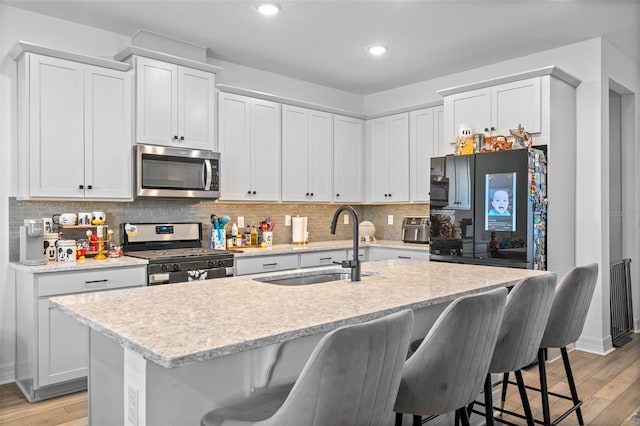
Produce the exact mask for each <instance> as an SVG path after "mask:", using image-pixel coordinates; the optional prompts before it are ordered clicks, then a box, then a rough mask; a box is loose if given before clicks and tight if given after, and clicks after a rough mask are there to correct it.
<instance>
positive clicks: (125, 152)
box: [18, 53, 132, 200]
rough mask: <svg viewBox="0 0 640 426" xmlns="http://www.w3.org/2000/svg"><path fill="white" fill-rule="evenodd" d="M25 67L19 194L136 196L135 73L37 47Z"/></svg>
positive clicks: (21, 64)
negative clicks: (133, 177)
mask: <svg viewBox="0 0 640 426" xmlns="http://www.w3.org/2000/svg"><path fill="white" fill-rule="evenodd" d="M121 65H123V66H125V67H127V66H126V65H125V64H121ZM18 74H19V76H18V105H19V110H20V114H19V130H18V133H19V137H18V139H19V144H18V158H19V166H18V175H19V178H18V197H19V198H21V199H69V198H74V199H76V198H88V199H124V200H128V199H131V196H132V195H131V194H132V185H131V146H132V139H131V134H132V132H131V78H130V75H129V74H128V73H127V72H124V71H121V70H118V69H110V68H103V67H99V66H94V65H89V64H85V63H79V62H75V61H70V60H67V59H60V58H54V57H50V56H44V55H38V54H33V53H24V54H21V55H20V56H19V57H18ZM114 168H117V173H114Z"/></svg>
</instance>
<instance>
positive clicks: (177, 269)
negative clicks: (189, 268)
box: [173, 263, 180, 271]
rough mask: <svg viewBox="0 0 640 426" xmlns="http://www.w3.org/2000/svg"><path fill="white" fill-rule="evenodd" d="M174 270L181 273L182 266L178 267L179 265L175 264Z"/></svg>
mask: <svg viewBox="0 0 640 426" xmlns="http://www.w3.org/2000/svg"><path fill="white" fill-rule="evenodd" d="M173 270H174V271H179V270H180V265H178V264H177V263H174V264H173Z"/></svg>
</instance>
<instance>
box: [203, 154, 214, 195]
mask: <svg viewBox="0 0 640 426" xmlns="http://www.w3.org/2000/svg"><path fill="white" fill-rule="evenodd" d="M204 168H205V172H206V174H205V182H204V190H205V191H209V190H210V189H211V181H212V179H213V171H212V170H211V160H204Z"/></svg>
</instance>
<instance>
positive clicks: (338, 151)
mask: <svg viewBox="0 0 640 426" xmlns="http://www.w3.org/2000/svg"><path fill="white" fill-rule="evenodd" d="M362 157H363V152H362V120H360V119H357V118H351V117H344V116H340V115H334V116H333V192H334V199H333V200H334V201H336V202H346V203H353V202H356V203H359V202H362Z"/></svg>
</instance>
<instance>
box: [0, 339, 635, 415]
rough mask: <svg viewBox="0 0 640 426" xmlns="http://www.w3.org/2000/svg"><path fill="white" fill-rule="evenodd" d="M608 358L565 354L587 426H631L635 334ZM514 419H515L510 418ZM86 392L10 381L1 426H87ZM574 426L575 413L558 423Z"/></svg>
mask: <svg viewBox="0 0 640 426" xmlns="http://www.w3.org/2000/svg"><path fill="white" fill-rule="evenodd" d="M631 337H632V341H631V342H630V343H627V344H626V345H625V346H623V347H622V348H619V349H616V350H615V351H614V352H613V353H611V354H609V355H607V356H598V355H593V354H589V353H586V352H580V351H572V352H570V353H569V357H570V359H571V366H572V369H573V374H574V377H575V380H576V385H577V387H578V395H579V396H580V398H581V399H582V400H583V401H584V402H583V406H582V413H583V416H584V420H585V423H586V424H590V425H597V426H614V425H624V426H631V425H632V424H631V423H629V422H626V419H627V418H628V417H629V416H631V415H632V414H633V413H634V410H636V409H637V408H638V407H639V406H640V335H639V334H634V335H632V336H631ZM547 373H548V374H547V375H548V380H549V389H550V390H551V391H553V392H557V393H561V394H569V390H568V386H567V385H566V381H565V376H564V368H563V366H562V362H561V361H555V362H552V363H550V364H548V366H547ZM524 379H525V382H526V383H527V384H531V385H535V386H537V385H538V375H537V367H535V368H532V369H530V371H525V372H524ZM529 400H530V401H531V407H532V409H533V411H534V416H535V417H536V418H541V417H542V415H541V410H540V409H539V406H540V397H539V396H538V395H535V394H534V393H533V392H529ZM568 404H569V403H568V402H565V401H562V400H558V399H556V398H553V397H552V399H551V414H552V416H553V414H554V413H555V414H556V415H557V414H559V413H562V412H563V411H564V410H566V409H567V408H568ZM506 408H508V409H511V410H513V411H518V412H519V411H520V399H519V397H518V394H517V389H516V387H515V386H510V390H509V395H508V397H507V406H506ZM511 420H515V419H511ZM87 423H88V422H87V394H86V392H81V393H76V394H73V395H67V396H63V397H59V398H54V399H50V400H47V401H42V402H38V403H33V404H30V403H28V402H26V401H25V399H24V397H23V396H22V394H21V393H20V391H19V390H18V388H17V386H16V385H15V384H14V383H10V384H6V385H2V386H0V424H1V425H20V426H28V425H64V426H81V425H87ZM562 424H564V425H574V424H577V420H576V417H575V415H573V414H572V415H571V416H569V417H568V418H567V419H565V420H564V422H562Z"/></svg>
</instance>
